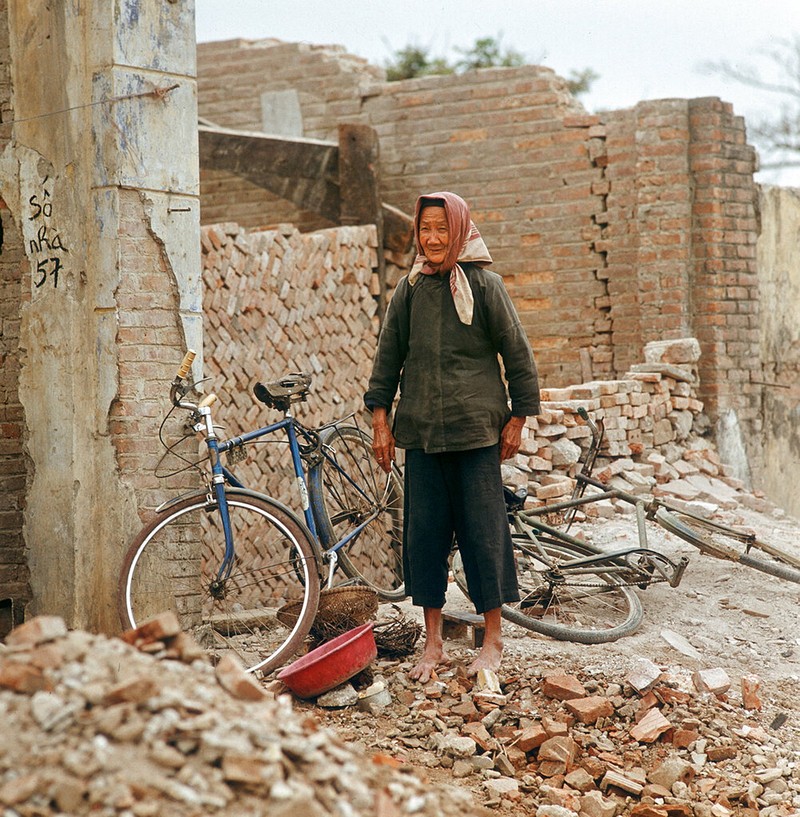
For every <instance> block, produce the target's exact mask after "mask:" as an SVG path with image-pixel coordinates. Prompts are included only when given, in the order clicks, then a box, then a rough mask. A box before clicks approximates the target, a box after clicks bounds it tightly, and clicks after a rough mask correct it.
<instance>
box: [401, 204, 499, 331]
mask: <svg viewBox="0 0 800 817" xmlns="http://www.w3.org/2000/svg"><path fill="white" fill-rule="evenodd" d="M431 206H433V207H444V214H445V218H446V219H447V227H448V230H449V236H450V243H449V244H448V246H447V253H446V255H445V258H444V261H442V263H441V264H432V263H431V262H430V261H428V259H427V258H426V257H425V254H424V252H423V249H422V244H421V242H420V240H419V219H420V214H421V213H422V210H423V208H424V207H431ZM414 238H415V239H416V242H417V257H416V259H415V260H414V264H413V266H412V267H411V272H410V273H409V274H408V283H409V285H410V286H414V284H415V283H416V281H417V279H418V278H419V276H420V275H434V274H436V273H439V272H447V271H450V292H451V293H452V295H453V303H454V304H455V307H456V312H457V313H458V317H459V319H460V321H461V323H464V324H466V325H467V326H469V325H470V324H471V323H472V313H473V309H474V300H473V297H472V290H471V289H470V286H469V281H467V276H466V275H465V274H464V270H463V269H461V267H460V266H459V264H460V263H471V264H477V265H478V266H479V267H485V266H487V265H488V264H491V263H492V256H491V255H489V250H487V249H486V245H485V244H484V243H483V239H482V238H481V234H480V233H479V232H478V228H477V227H476V226H475V225H474V224H473V223H472V220H471V219H470V217H469V205H468V204H467V203H466V202H465V201H464V199H462V198H461V196H457V195H456V194H455V193H447V192H443V193H427V194H426V195H424V196H420V197H419V198H418V199H417V204H416V207H415V208H414Z"/></svg>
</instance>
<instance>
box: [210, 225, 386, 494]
mask: <svg viewBox="0 0 800 817" xmlns="http://www.w3.org/2000/svg"><path fill="white" fill-rule="evenodd" d="M202 249H203V284H204V292H205V294H204V300H203V310H204V313H205V341H204V351H205V362H206V373H207V374H208V375H209V376H210V377H211V380H210V382H209V384H207V387H206V388H207V390H209V391H215V392H216V393H217V394H218V395H219V397H220V398H221V403H222V405H221V407H220V408H218V409H217V412H216V414H215V416H217V417H218V418H219V422H221V423H224V425H225V429H226V432H227V433H229V434H231V435H233V434H235V433H237V432H238V431H242V430H250V429H255V428H258V427H259V426H263V425H267V424H268V423H270V422H274V421H276V420H278V419H280V415H279V414H278V413H277V412H276V411H274V410H271V409H268V408H267V407H266V406H264V405H263V404H262V403H259V402H258V401H257V400H256V399H255V397H254V396H253V386H254V385H255V384H256V383H257V382H258V381H262V382H269V381H274V380H277V379H279V378H280V377H281V376H283V375H285V374H287V373H289V372H297V371H300V372H309V373H310V374H312V376H313V381H312V387H311V394H310V396H309V398H308V402H307V403H305V404H301V405H300V406H298V407H297V408H296V410H295V414H296V416H297V417H298V418H299V419H301V420H302V422H304V423H305V424H307V425H309V426H314V425H318V424H321V423H322V422H329V421H331V420H334V419H337V418H340V417H343V416H345V415H347V414H348V413H350V412H354V411H359V410H360V409H361V406H362V399H363V393H364V387H365V384H366V382H367V379H368V377H369V372H370V367H371V362H372V357H373V354H374V349H375V339H376V337H377V331H378V323H377V317H376V305H375V299H374V297H373V295H374V293H373V292H372V291H371V289H372V288H374V278H373V268H374V267H375V266H376V233H375V229H374V227H372V226H369V227H338V228H335V229H330V230H319V231H317V232H313V233H299V232H298V231H297V230H296V229H295V228H294V227H292V226H286V227H284V228H281V229H278V230H269V231H264V232H254V233H247V232H245V230H244V229H243V228H242V227H240V226H239V225H237V224H232V223H228V224H217V225H212V226H209V227H205V228H203V231H202ZM281 449H282V447H277V446H274V445H270V446H262V447H260V448H259V449H258V453H257V455H256V457H257V458H258V459H259V461H260V462H261V465H260V466H258V465H256V464H255V463H252V462H251V463H250V464H249V466H248V464H245V465H244V466H240V468H243V469H244V470H243V471H242V475H243V476H244V477H245V480H246V481H247V482H248V483H249V484H250V485H252V486H254V487H255V486H258V487H259V489H261V490H266V491H267V492H270V493H272V494H273V495H275V496H278V497H281V498H284V499H288V495H287V488H286V487H285V486H283V487H282V486H281V485H279V484H276V483H275V482H274V481H273V482H272V484H270V483H269V482H266V483H265V481H264V476H263V475H262V473H261V472H262V471H263V472H264V474H268V472H269V471H270V470H272V468H275V470H276V471H278V472H280V473H283V474H284V475H285V473H286V468H285V465H286V462H284V463H283V464H279V463H278V461H277V460H276V458H275V457H273V456H272V454H276V455H277V453H278V451H280V450H281ZM267 450H268V451H269V452H270V455H269V457H268V459H267V462H268V464H265V463H264V457H263V456H262V454H263V453H264V452H265V451H267ZM248 468H249V470H248ZM287 482H288V481H287ZM292 504H295V503H292Z"/></svg>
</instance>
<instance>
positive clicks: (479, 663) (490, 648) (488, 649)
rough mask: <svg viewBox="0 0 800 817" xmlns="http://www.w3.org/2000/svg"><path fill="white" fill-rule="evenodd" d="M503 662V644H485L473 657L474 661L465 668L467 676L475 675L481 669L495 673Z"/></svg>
mask: <svg viewBox="0 0 800 817" xmlns="http://www.w3.org/2000/svg"><path fill="white" fill-rule="evenodd" d="M502 660H503V644H502V642H501V643H499V644H497V643H493V644H487V643H485V642H484V645H483V646H482V647H481V651H480V652H479V653H478V654H477V655H476V656H475V660H474V661H473V662H472V663H471V664H470V665H469V666H468V667H467V676H473V675H477V674H478V672H480V670H482V669H490V670H492V671H493V672H497V671H498V670H499V669H500V664H501V662H502Z"/></svg>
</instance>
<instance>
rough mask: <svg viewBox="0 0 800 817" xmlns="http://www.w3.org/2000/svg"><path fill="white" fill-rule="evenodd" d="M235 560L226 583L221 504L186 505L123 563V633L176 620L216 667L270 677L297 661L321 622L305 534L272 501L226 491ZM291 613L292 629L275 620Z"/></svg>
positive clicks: (170, 512) (161, 519) (172, 510)
mask: <svg viewBox="0 0 800 817" xmlns="http://www.w3.org/2000/svg"><path fill="white" fill-rule="evenodd" d="M226 495H227V499H228V508H229V510H230V517H231V527H232V531H233V536H234V547H235V556H234V560H233V562H232V564H231V566H230V568H229V570H228V571H227V572H226V573H225V574H224V575H222V576H220V575H218V574H219V569H220V565H221V564H222V559H223V555H224V552H225V536H224V534H223V531H222V524H221V520H220V516H219V513H218V512H217V507H218V506H217V504H216V503H209V502H208V501H207V497H206V495H205V494H203V495H199V494H196V495H194V496H191V497H187V498H186V499H183V500H181V501H179V502H177V503H175V504H174V505H172V506H170V507H169V508H167V509H165V510H164V511H162V512H161V513H160V514H158V515H157V516H156V517H155V519H153V521H152V522H150V524H149V525H147V526H146V527H145V528H144V529H143V530H142V531H141V532H140V533H139V535H138V536H137V537H136V540H135V541H134V542H133V544H132V545H131V546H130V548H129V550H128V552H127V554H126V556H125V560H124V563H123V567H122V572H121V574H120V580H119V591H118V607H119V614H120V620H121V622H122V626H123V627H126V628H127V627H137V626H139V625H140V624H142V622H144V621H146V620H147V619H149V618H152V617H153V616H156V615H158V614H160V613H164V612H173V613H175V614H177V616H178V619H179V621H180V623H181V627H182V628H183V629H184V630H185V631H186V632H189V633H191V634H192V635H194V637H195V638H196V639H197V640H198V642H199V643H200V644H201V645H202V646H203V647H205V648H206V649H207V650H208V651H209V652H210V654H211V655H212V658H213V659H218V658H219V657H220V656H221V655H222V654H223V653H225V652H233V653H235V654H236V655H237V656H238V657H239V658H240V659H241V661H242V662H243V664H244V666H245V667H246V668H247V669H248V670H249V671H254V670H260V671H261V672H263V673H267V672H269V671H271V670H273V669H275V668H277V667H280V666H281V665H282V664H284V663H285V662H286V661H287V660H288V659H289V658H291V656H292V655H294V653H295V652H297V650H298V648H299V647H300V645H301V643H302V641H303V639H304V638H305V636H306V634H307V633H308V630H309V628H310V627H311V624H312V622H313V620H314V616H315V614H316V611H317V605H318V602H319V574H318V572H317V560H316V557H315V551H314V547H313V545H312V542H311V539H310V536H309V534H308V532H307V529H306V528H305V526H303V525H301V524H300V523H299V522H298V520H297V519H296V518H295V517H294V516H293V515H292V513H291V512H290V511H289V510H288V509H286V508H285V507H283V506H282V505H280V504H279V503H278V502H275V501H274V500H272V499H269V498H268V497H260V496H254V495H252V494H250V493H245V492H240V491H236V490H227V491H226ZM290 603H294V608H296V609H295V614H294V615H295V620H293V621H292V620H290V621H289V623H288V624H283V623H281V621H280V620H279V619H278V618H277V617H276V612H277V611H278V610H279V609H280V608H281V607H283V606H284V605H289V604H290Z"/></svg>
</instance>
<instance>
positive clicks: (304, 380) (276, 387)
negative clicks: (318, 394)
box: [253, 372, 311, 410]
mask: <svg viewBox="0 0 800 817" xmlns="http://www.w3.org/2000/svg"><path fill="white" fill-rule="evenodd" d="M310 388H311V375H310V374H306V373H305V372H289V374H287V375H284V376H283V377H282V378H281V379H280V380H275V381H273V382H272V383H267V384H264V383H256V385H255V386H254V387H253V394H255V396H256V399H257V400H260V401H261V402H262V403H266V405H268V406H270V407H271V408H279V409H282V410H285V409H287V408H288V407H289V404H290V403H294V402H297V401H299V400H305V399H306V395H307V394H308V392H309V389H310Z"/></svg>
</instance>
